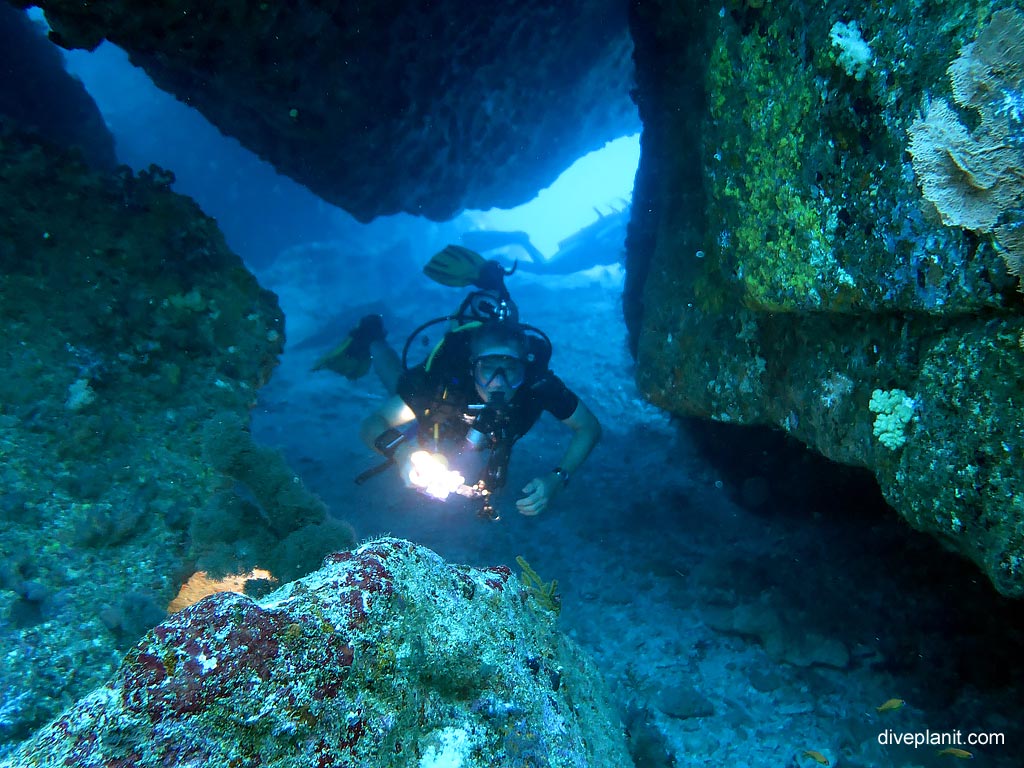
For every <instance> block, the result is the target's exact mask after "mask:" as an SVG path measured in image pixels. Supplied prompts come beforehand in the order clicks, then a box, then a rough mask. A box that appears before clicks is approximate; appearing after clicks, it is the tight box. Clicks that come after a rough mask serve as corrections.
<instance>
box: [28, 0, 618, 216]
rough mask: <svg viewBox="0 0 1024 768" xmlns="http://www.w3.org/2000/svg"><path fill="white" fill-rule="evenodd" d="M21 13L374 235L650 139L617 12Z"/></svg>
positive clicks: (85, 8) (495, 200) (464, 7)
mask: <svg viewBox="0 0 1024 768" xmlns="http://www.w3.org/2000/svg"><path fill="white" fill-rule="evenodd" d="M16 4H21V5H28V4H33V5H39V6H41V7H42V8H43V9H44V10H45V11H46V16H47V19H48V21H49V22H50V24H51V26H52V27H53V32H52V34H51V37H52V39H53V40H55V41H56V42H58V43H59V44H61V45H64V46H67V47H78V48H90V49H91V48H93V47H95V46H96V45H97V44H98V43H99V42H100V41H101V40H103V39H104V38H106V39H107V40H110V41H111V42H113V43H116V44H117V45H118V46H120V47H121V48H123V49H125V50H126V51H127V52H128V53H129V55H130V56H131V59H132V62H133V63H135V64H136V65H138V66H140V67H142V68H143V69H145V70H146V72H148V73H149V75H150V76H151V77H152V78H153V80H154V81H155V82H156V83H157V85H159V86H160V87H161V88H163V89H165V90H167V91H169V92H170V93H173V94H174V95H176V96H177V97H178V98H179V99H181V100H183V101H185V102H187V103H188V104H191V105H193V106H195V107H196V108H197V109H199V110H200V111H201V112H202V113H203V114H204V115H205V116H206V117H207V118H208V119H209V120H210V121H211V122H212V123H214V124H215V125H216V126H217V127H218V128H220V130H221V131H223V132H224V133H226V134H229V135H231V136H234V137H236V138H237V139H239V140H240V141H241V142H242V143H243V144H244V145H246V146H247V147H248V148H249V149H251V150H253V151H254V152H256V153H258V154H259V155H260V156H261V157H263V158H265V159H266V160H269V161H270V162H271V163H273V164H274V166H275V167H276V168H277V169H278V170H279V171H281V172H282V173H284V174H287V175H288V176H291V177H292V178H293V179H295V180H297V181H299V182H300V183H302V184H304V185H306V186H307V187H309V189H311V190H313V191H314V192H316V193H317V194H318V195H320V196H321V197H323V198H324V199H325V200H328V201H330V202H333V203H336V204H337V205H340V206H341V207H342V208H344V209H346V210H347V211H349V212H350V213H352V214H353V215H354V216H356V217H357V218H359V219H360V220H364V221H366V220H369V219H371V218H373V217H374V216H377V215H380V214H387V213H394V212H398V211H407V212H409V213H413V214H417V215H423V216H428V217H430V218H434V219H439V220H442V219H448V218H451V217H452V216H453V215H454V214H456V213H458V212H459V211H460V210H462V209H463V208H466V207H472V208H490V207H494V206H498V207H512V206H515V205H517V204H519V203H522V202H525V201H526V200H528V199H529V198H531V197H532V196H533V195H534V194H535V193H536V191H537V190H538V189H540V188H542V187H545V186H547V185H549V184H550V183H551V182H552V181H554V180H555V178H556V177H557V176H558V174H559V173H561V172H562V171H563V170H564V169H565V168H566V167H567V166H568V165H570V164H571V163H572V162H573V161H574V160H575V159H576V158H577V157H579V156H580V155H582V154H584V153H586V152H588V151H590V150H593V149H597V148H599V147H600V146H602V144H604V142H606V141H608V140H610V139H613V138H616V137H618V136H622V135H625V134H628V133H632V132H635V130H636V129H637V128H638V121H637V116H636V109H635V107H634V106H633V104H632V103H631V102H630V100H629V88H630V85H631V77H632V61H631V58H630V54H631V45H630V40H629V31H628V26H627V23H626V9H625V4H624V3H622V2H619V1H618V0H600V1H599V2H593V1H592V0H572V2H567V3H560V4H558V5H557V7H556V6H555V5H553V4H551V3H550V2H542V1H541V0H515V1H513V0H500V1H496V2H490V3H465V2H460V1H459V0H445V1H444V2H433V3H421V2H413V1H412V0H375V1H372V2H360V3H352V2H346V1H345V0H298V1H297V2H288V3H238V2H231V1H230V0H216V2H204V3H191V4H189V3H186V4H184V5H183V4H181V3H172V4H167V3H148V2H131V1H128V0H119V1H118V2H104V3H91V4H86V5H83V4H82V3H81V2H77V0H43V2H38V3H37V2H32V3H29V2H25V1H24V0H21V2H20V3H16Z"/></svg>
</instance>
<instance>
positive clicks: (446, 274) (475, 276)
mask: <svg viewBox="0 0 1024 768" xmlns="http://www.w3.org/2000/svg"><path fill="white" fill-rule="evenodd" d="M486 263H487V260H486V259H485V258H484V257H483V256H481V255H480V254H479V253H477V252H476V251H471V250H470V249H469V248H463V247H462V246H461V245H449V246H448V247H447V248H445V249H444V250H443V251H439V252H438V253H435V254H434V255H433V256H431V257H430V261H428V262H427V265H426V266H425V267H423V274H425V275H426V276H427V277H429V278H430V279H431V280H433V281H434V282H435V283H440V284H441V285H447V286H449V287H450V288H464V287H466V286H467V285H473V284H474V283H476V282H477V280H479V279H480V273H481V271H482V270H483V268H484V265H485V264H486Z"/></svg>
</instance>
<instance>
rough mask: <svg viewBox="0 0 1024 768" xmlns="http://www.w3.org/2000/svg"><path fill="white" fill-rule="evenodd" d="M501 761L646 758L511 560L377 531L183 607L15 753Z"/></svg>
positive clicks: (63, 758) (74, 759)
mask: <svg viewBox="0 0 1024 768" xmlns="http://www.w3.org/2000/svg"><path fill="white" fill-rule="evenodd" d="M498 756H501V757H500V758H499V757H498ZM496 760H499V761H500V764H501V765H509V766H511V765H549V766H552V768H569V766H579V765H593V766H628V765H632V762H631V760H630V758H629V756H628V754H627V752H626V748H625V736H624V734H623V731H622V726H621V724H620V723H619V722H618V718H617V717H616V716H615V714H614V712H613V710H612V709H611V707H610V706H609V703H608V699H607V696H606V693H605V692H604V689H603V687H602V684H601V683H600V676H599V675H598V673H597V669H596V668H595V667H594V665H593V663H592V662H591V661H589V659H588V658H587V657H586V656H585V655H584V654H583V652H582V651H581V650H580V649H579V648H578V647H577V646H576V645H575V644H574V643H573V642H572V641H570V640H569V639H567V638H566V637H564V636H563V635H562V634H561V633H560V632H558V631H557V630H556V629H555V628H554V614H553V613H552V612H551V611H550V610H548V609H546V608H545V607H543V606H542V605H541V604H540V603H539V602H538V601H537V600H536V598H535V596H534V595H532V594H531V593H530V592H529V590H528V588H527V587H526V586H524V585H523V584H522V583H520V582H519V581H518V580H517V578H516V577H515V576H513V575H512V573H511V572H510V571H509V569H508V568H506V567H504V566H501V567H495V568H469V567H463V566H451V565H448V564H446V563H445V562H444V561H443V560H442V559H441V558H440V557H439V556H437V555H436V554H434V553H433V552H431V551H430V550H428V549H425V548H423V547H418V546H416V545H414V544H411V543H410V542H407V541H402V540H400V539H380V540H377V541H371V542H369V543H367V544H364V545H362V546H361V547H359V548H358V549H355V550H353V551H351V552H342V553H338V554H334V555H330V556H329V557H328V558H327V559H326V561H325V564H324V567H323V568H321V569H320V570H319V571H317V572H315V573H313V574H311V575H310V576H308V577H306V578H303V579H300V580H299V581H295V582H292V583H290V584H288V585H286V586H285V587H283V588H282V589H280V590H278V591H277V592H274V593H272V594H270V595H268V596H267V597H265V598H264V599H262V600H260V601H258V602H257V601H253V600H251V599H249V598H247V597H243V596H241V595H237V594H234V593H230V592H227V593H221V594H219V595H214V596H211V597H208V598H206V599H205V600H203V601H201V602H199V603H196V604H195V605H193V606H191V607H189V608H186V609H185V610H183V611H181V612H180V613H177V614H175V615H173V616H171V617H170V618H169V619H168V620H167V621H165V622H164V623H162V624H161V625H159V626H157V627H156V628H154V629H153V630H152V631H151V632H149V633H148V634H147V635H146V637H145V638H144V639H143V640H142V641H141V642H140V643H139V644H138V645H137V646H136V647H135V648H133V649H132V650H131V651H130V652H129V653H128V654H127V656H126V657H125V659H124V661H123V662H122V664H121V666H120V668H119V669H118V671H117V673H116V674H115V675H114V676H113V677H112V678H111V679H110V680H109V681H108V682H107V683H106V684H105V685H103V686H102V687H100V688H98V689H97V690H96V691H94V692H93V693H92V694H90V695H89V696H87V697H85V698H83V699H82V700H81V701H79V702H78V703H77V704H75V705H74V706H73V707H71V708H69V709H68V710H67V711H65V712H64V713H63V714H62V715H60V717H58V718H57V719H56V720H55V721H54V722H52V723H51V724H50V725H49V726H47V727H46V728H43V729H41V730H40V731H39V732H38V733H37V734H36V735H35V736H33V738H32V739H31V740H30V741H29V742H28V743H27V744H25V745H24V746H23V747H22V748H21V749H20V750H18V751H17V752H15V753H14V754H12V755H10V756H9V757H8V758H7V759H6V760H5V761H0V766H5V767H6V768H14V767H15V766H21V765H26V764H32V765H39V766H51V765H52V766H57V765H70V764H74V765H75V766H78V767H79V768H90V766H96V767H97V768H99V766H109V765H119V766H125V767H127V766H136V767H137V768H145V767H146V766H165V765H186V764H187V765H211V766H212V765H224V766H227V765H275V766H280V768H288V767H289V766H294V767H295V768H300V767H301V768H304V767H305V766H310V765H319V766H343V765H360V766H366V767H367V768H371V767H372V766H397V765H419V766H438V768H440V766H463V768H477V767H479V768H484V766H493V765H496V764H497V763H496V762H495V761H496Z"/></svg>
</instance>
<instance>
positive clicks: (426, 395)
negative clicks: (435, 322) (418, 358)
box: [397, 338, 580, 490]
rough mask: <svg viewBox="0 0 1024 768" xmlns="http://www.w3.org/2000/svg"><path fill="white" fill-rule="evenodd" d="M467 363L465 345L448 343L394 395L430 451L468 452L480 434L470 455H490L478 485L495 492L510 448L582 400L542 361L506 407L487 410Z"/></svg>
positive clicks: (561, 417)
mask: <svg viewBox="0 0 1024 768" xmlns="http://www.w3.org/2000/svg"><path fill="white" fill-rule="evenodd" d="M469 357H470V355H469V349H468V343H467V340H465V339H461V338H450V339H448V340H446V341H445V343H444V344H443V345H442V347H441V349H440V353H439V354H437V355H436V356H435V357H434V358H433V359H432V360H431V361H430V362H429V367H428V365H427V364H426V363H424V364H421V365H418V366H416V367H414V368H411V369H409V370H408V371H405V372H404V373H403V374H402V376H401V378H400V379H399V381H398V390H397V394H398V396H399V397H401V398H402V400H404V401H405V404H406V405H408V406H409V407H410V408H411V409H412V411H413V413H415V414H416V422H417V439H418V441H419V443H420V445H422V446H424V447H425V448H428V449H429V450H440V451H443V452H446V453H448V452H451V451H454V452H456V453H463V452H466V451H467V449H468V448H469V445H468V443H469V440H470V438H471V437H474V436H475V433H479V434H480V435H481V436H482V437H483V438H484V442H483V443H482V444H477V445H476V446H475V447H474V448H473V449H472V450H477V451H479V450H487V451H490V455H489V457H488V460H487V466H486V471H485V472H484V475H483V478H482V479H483V480H484V482H485V484H486V485H487V487H488V488H489V489H490V490H496V489H497V488H499V487H501V486H502V485H503V484H504V481H505V472H506V469H507V465H508V459H509V455H510V453H511V449H512V445H513V444H515V442H516V441H517V440H519V438H521V437H522V436H523V435H525V434H526V433H527V432H529V431H530V429H531V428H532V427H533V425H534V424H536V423H537V419H539V418H540V415H541V413H543V412H544V411H548V412H549V413H550V414H551V415H553V416H554V417H555V418H556V419H558V420H559V421H563V420H565V419H567V418H569V417H570V416H572V414H573V413H574V412H575V411H576V407H577V406H578V405H579V402H580V400H579V397H577V395H576V394H575V393H574V392H573V391H572V390H571V389H569V388H568V387H567V386H566V385H565V383H564V382H563V381H562V380H561V379H560V378H558V377H557V376H556V375H555V374H554V373H552V372H551V371H550V369H548V367H547V361H546V359H543V360H537V361H535V362H533V363H531V364H529V365H528V366H527V370H526V379H525V381H524V382H523V384H522V386H521V387H519V389H517V390H516V392H515V394H514V395H513V396H512V398H511V399H510V400H509V401H508V402H507V403H504V404H502V405H500V406H497V407H495V406H487V405H485V403H484V402H483V400H482V399H481V398H480V396H479V394H478V393H477V391H476V385H475V383H474V381H473V373H472V371H471V366H470V363H469ZM469 479H470V481H475V479H476V478H469Z"/></svg>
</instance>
